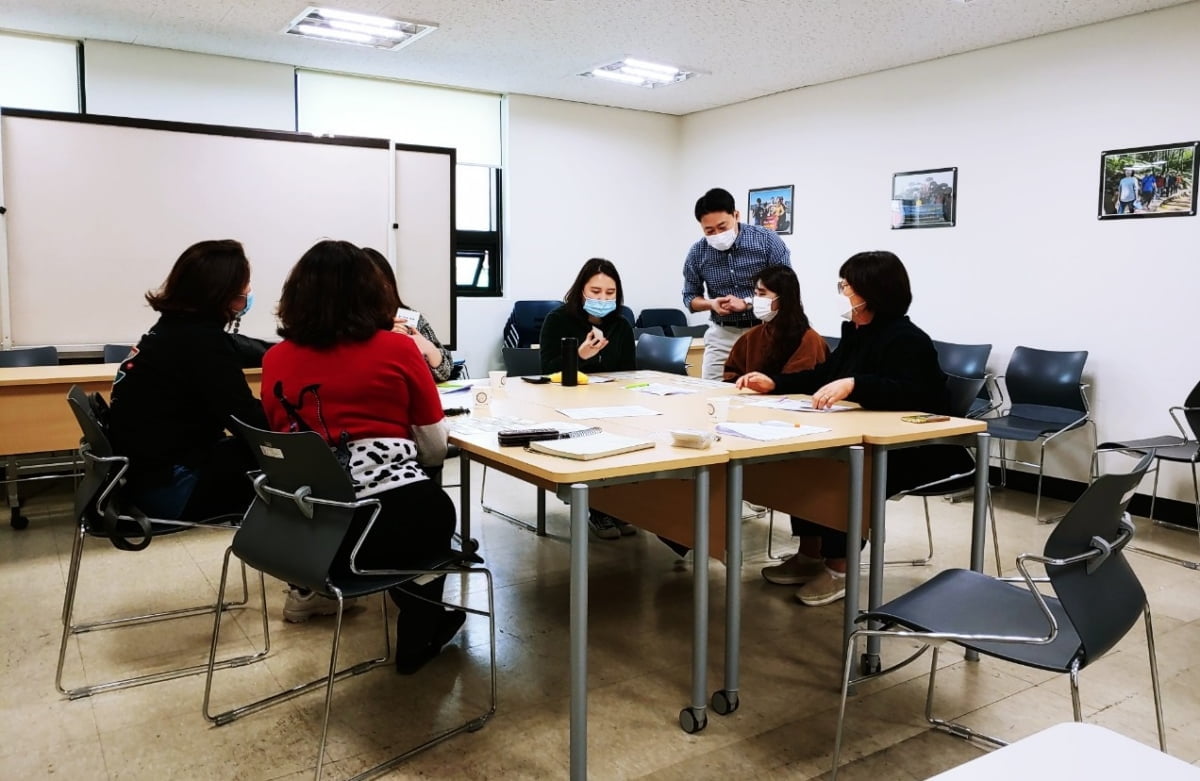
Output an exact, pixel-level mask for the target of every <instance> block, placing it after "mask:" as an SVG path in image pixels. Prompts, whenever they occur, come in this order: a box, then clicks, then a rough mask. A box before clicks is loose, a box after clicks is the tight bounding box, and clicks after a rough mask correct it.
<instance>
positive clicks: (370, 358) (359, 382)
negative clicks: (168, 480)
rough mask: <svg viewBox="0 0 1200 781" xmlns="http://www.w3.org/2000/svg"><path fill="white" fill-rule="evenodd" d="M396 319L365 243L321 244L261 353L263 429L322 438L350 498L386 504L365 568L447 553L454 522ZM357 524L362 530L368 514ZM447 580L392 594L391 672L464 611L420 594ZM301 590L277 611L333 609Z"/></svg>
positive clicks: (424, 400)
mask: <svg viewBox="0 0 1200 781" xmlns="http://www.w3.org/2000/svg"><path fill="white" fill-rule="evenodd" d="M393 314H394V310H393V307H392V302H391V292H390V288H389V287H388V286H387V284H386V283H385V281H384V280H383V278H382V275H381V274H380V272H379V270H378V269H377V268H376V267H375V265H374V264H373V263H372V262H371V260H370V258H368V257H367V256H366V255H365V254H364V253H363V252H362V250H360V249H359V248H358V247H356V246H354V245H353V244H350V243H348V242H344V241H322V242H319V243H317V244H316V245H315V246H313V248H312V249H310V250H309V251H308V252H306V253H305V254H304V256H303V257H302V258H300V261H299V262H298V263H297V264H296V266H295V268H293V269H292V271H291V274H290V275H289V276H288V279H287V281H286V282H285V283H284V285H283V294H282V297H281V298H280V301H279V320H280V323H281V325H280V328H279V335H280V336H282V337H283V339H284V341H283V342H281V343H280V344H278V345H276V346H275V347H272V348H271V349H270V350H269V351H268V352H267V354H266V356H265V357H264V358H263V375H262V382H263V384H262V387H263V393H262V395H263V408H264V409H265V410H266V413H267V419H268V421H269V422H270V424H271V428H272V429H274V430H276V431H294V430H304V429H311V430H313V431H316V432H317V433H319V434H321V435H322V436H324V437H325V439H326V441H327V442H328V443H329V444H330V446H332V447H334V448H335V449H339V450H341V451H342V452H343V453H346V454H347V456H348V471H349V473H350V477H351V479H352V480H353V482H354V489H355V494H356V495H357V496H358V497H359V498H360V499H361V498H365V497H375V498H377V499H379V500H380V502H381V503H382V509H381V511H380V514H379V518H378V519H377V520H376V522H375V525H374V527H372V530H371V536H370V537H368V538H367V540H366V541H365V543H364V545H363V547H362V549H361V551H360V553H359V557H358V564H359V566H360V567H362V568H379V569H383V568H396V569H402V568H404V567H408V566H413V565H414V564H416V563H417V562H420V561H421V560H424V559H426V558H428V557H430V556H432V555H437V554H439V553H444V552H446V551H448V550H449V549H450V537H451V535H452V533H453V531H454V524H455V510H454V505H453V504H452V503H451V501H450V497H448V496H447V495H446V493H445V492H444V491H442V490H441V488H439V487H438V486H437V484H436V483H434V482H433V481H432V480H430V479H429V477H428V475H426V473H425V469H424V467H426V466H428V467H435V466H439V465H441V463H442V461H443V459H445V457H446V427H445V418H444V415H443V413H442V405H441V401H440V400H439V398H438V392H437V388H436V387H435V386H434V383H433V377H432V376H431V375H430V373H429V366H428V364H427V363H426V361H425V359H424V357H423V356H422V355H421V352H420V351H419V350H418V349H417V346H416V345H415V343H414V342H413V340H412V338H411V337H409V336H408V335H407V334H399V333H393V332H392V330H391V328H392V316H393ZM361 522H362V523H363V525H364V526H365V523H366V517H363V518H362V519H361ZM360 531H361V527H360ZM356 541H357V534H355V532H354V530H352V531H351V533H350V534H349V535H347V539H346V545H345V548H346V550H344V551H343V553H344V554H345V555H342V556H339V557H338V558H339V561H343V562H348V561H349V549H350V547H352V546H353V544H354V543H355V542H356ZM443 583H444V578H437V579H436V580H434V581H433V582H431V583H427V584H425V585H420V586H418V585H411V586H405V587H403V589H396V590H393V592H392V593H391V596H392V599H393V600H394V601H395V603H396V605H397V606H398V607H399V616H398V617H397V621H396V635H397V637H396V669H397V670H398V671H399V672H402V673H412V672H415V671H416V670H417V669H419V668H420V667H421V666H422V665H424V664H425V663H426V662H428V661H429V660H431V659H432V658H433V657H435V656H437V654H438V653H439V652H440V651H441V649H442V646H444V645H445V644H446V643H448V642H449V641H450V640H451V638H453V637H454V635H455V634H456V633H457V632H458V630H459V628H460V627H461V626H462V624H463V621H464V619H465V618H466V615H465V614H464V613H462V612H461V611H456V610H446V609H444V608H443V607H441V606H440V605H437V604H430V603H429V602H427V601H425V600H432V601H434V602H438V601H440V600H441V596H442V586H443ZM297 592H298V589H294V588H293V589H292V590H291V592H290V593H289V595H288V603H287V604H286V605H285V606H284V617H285V618H289V620H304V619H306V618H307V617H308V616H310V615H314V614H324V613H327V612H331V611H329V609H328V608H329V607H330V606H329V605H326V604H324V603H325V602H328V600H320V599H319V598H318V597H315V596H314V595H312V594H304V593H297ZM289 609H291V611H292V617H289V616H288V611H289Z"/></svg>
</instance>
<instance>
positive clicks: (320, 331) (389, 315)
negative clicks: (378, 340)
mask: <svg viewBox="0 0 1200 781" xmlns="http://www.w3.org/2000/svg"><path fill="white" fill-rule="evenodd" d="M394 297H395V294H394V292H393V291H392V290H391V288H390V287H389V286H388V283H387V281H386V279H385V278H384V276H383V272H381V271H380V270H379V269H378V268H376V266H375V264H374V263H373V262H371V259H370V258H369V257H368V256H367V254H366V253H365V252H363V251H362V250H361V249H359V248H358V247H356V246H354V245H353V244H351V243H350V242H348V241H330V240H325V241H319V242H317V243H316V244H314V245H313V247H312V249H310V250H309V251H308V252H305V253H304V255H303V256H302V257H301V258H300V260H299V261H297V262H296V265H295V266H294V267H293V268H292V271H291V273H289V274H288V278H287V281H286V282H284V283H283V294H282V295H281V296H280V298H279V322H280V326H279V335H280V336H282V337H283V338H284V339H288V340H290V341H292V342H295V343H296V344H301V345H304V346H307V347H316V348H318V349H320V348H326V347H333V346H335V345H338V344H345V343H348V342H365V341H366V340H368V339H370V338H371V337H372V336H374V335H375V333H376V332H377V331H382V330H390V329H391V327H392V321H393V316H394V315H395V309H394V307H393V306H392V301H393V299H394Z"/></svg>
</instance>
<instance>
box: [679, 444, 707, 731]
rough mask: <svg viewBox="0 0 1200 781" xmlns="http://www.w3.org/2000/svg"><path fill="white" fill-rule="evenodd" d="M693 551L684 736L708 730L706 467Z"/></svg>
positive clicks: (700, 479) (697, 493) (699, 482)
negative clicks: (688, 695) (689, 692)
mask: <svg viewBox="0 0 1200 781" xmlns="http://www.w3.org/2000/svg"><path fill="white" fill-rule="evenodd" d="M693 497H694V501H695V504H696V517H695V527H694V530H695V534H694V536H695V542H694V543H693V544H694V545H695V548H693V550H692V557H693V559H692V704H691V705H689V706H688V707H686V708H684V709H683V710H681V711H680V712H679V726H680V727H682V728H683V731H684V732H688V733H692V732H699V731H700V730H702V729H704V728H705V727H706V726H708V714H707V711H708V467H706V466H702V467H699V468H698V469H697V470H696V481H695V487H694V494H693Z"/></svg>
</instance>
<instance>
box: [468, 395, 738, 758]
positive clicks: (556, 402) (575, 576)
mask: <svg viewBox="0 0 1200 781" xmlns="http://www.w3.org/2000/svg"><path fill="white" fill-rule="evenodd" d="M506 386H507V387H506V391H505V393H504V395H503V396H502V397H499V398H493V400H492V402H491V404H490V407H491V409H490V412H491V414H492V415H495V416H499V417H509V416H512V417H521V418H528V419H532V420H535V421H546V420H553V419H556V418H557V419H561V415H559V414H557V413H555V412H554V410H555V409H556V408H559V407H563V406H568V405H569V406H593V405H596V404H599V403H602V402H598V401H596V400H595V399H596V398H598V397H599V396H601V395H604V394H603V393H602V392H600V391H599V389H602V388H603V386H602V385H594V386H581V387H580V388H562V387H560V386H557V385H555V386H533V385H528V384H527V383H520V382H517V383H507V384H506ZM521 386H524V387H521ZM625 403H630V402H629V401H626V402H625ZM604 428H605V430H607V431H612V432H614V433H626V434H635V435H637V434H641V433H642V432H641V430H639V429H636V428H632V427H629V426H624V425H622V424H621V422H620V421H614V420H606V421H604ZM450 441H451V442H452V443H453V444H455V445H457V446H458V447H459V448H460V449H461V451H462V457H461V459H462V467H461V475H462V477H461V487H460V491H461V496H462V500H461V502H460V516H461V524H462V536H463V541H464V545H466V544H467V541H468V540H469V538H470V524H471V469H470V462H471V461H472V460H474V461H479V462H481V463H483V464H485V465H486V466H488V467H491V468H493V469H498V470H500V471H502V472H505V473H507V474H510V475H513V476H514V477H517V478H520V479H522V480H526V481H528V482H531V483H533V484H535V485H538V486H540V487H542V488H545V489H547V490H553V491H555V493H557V494H558V496H559V497H560V498H562V499H564V500H567V501H569V502H570V505H571V593H570V604H571V626H570V665H571V674H570V681H571V683H570V689H571V692H570V698H571V705H570V711H571V716H570V765H571V778H572V779H578V780H579V781H582V780H583V779H586V778H587V621H588V563H587V561H588V543H589V539H588V508H589V489H590V488H591V487H593V486H602V485H615V484H624V483H637V482H641V481H645V480H661V479H664V478H671V477H686V478H687V479H689V480H691V481H693V490H694V498H693V502H692V504H693V506H694V508H695V511H694V516H693V522H694V524H695V537H696V539H697V540H698V542H697V546H696V560H697V561H698V562H704V561H706V560H707V558H708V550H707V539H708V524H709V517H708V506H709V502H708V491H709V470H710V467H713V466H717V465H721V464H724V463H725V462H726V460H727V456H726V453H725V451H724V450H722V449H721V448H711V449H708V450H686V449H683V448H674V447H671V446H670V445H669V444H668V443H667V442H659V441H658V440H657V438H656V443H657V444H656V447H654V448H653V449H650V450H640V451H637V452H634V453H626V454H623V455H617V456H610V457H607V458H603V459H597V460H595V461H573V460H570V459H565V458H558V457H555V456H550V455H544V454H540V453H533V452H529V451H526V450H525V449H524V448H517V447H512V448H502V447H500V446H499V445H498V444H497V442H496V435H495V434H494V433H478V434H469V433H452V434H451V436H450ZM692 595H693V596H692V599H693V624H692V692H691V694H692V697H691V704H690V705H689V706H688V707H685V708H684V709H683V711H682V712H681V714H680V720H681V722H683V721H684V720H686V719H691V720H694V721H695V722H696V723H697V724H699V727H702V726H703V720H704V719H705V715H704V713H705V708H706V705H707V700H708V691H707V675H708V571H707V567H704V566H697V567H695V568H694V570H693V577H692ZM699 727H698V728H699ZM689 731H695V730H689Z"/></svg>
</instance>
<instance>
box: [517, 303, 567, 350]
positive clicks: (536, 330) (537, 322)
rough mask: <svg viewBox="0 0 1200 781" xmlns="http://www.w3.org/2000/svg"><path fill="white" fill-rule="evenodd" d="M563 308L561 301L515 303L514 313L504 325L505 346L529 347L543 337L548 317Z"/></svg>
mask: <svg viewBox="0 0 1200 781" xmlns="http://www.w3.org/2000/svg"><path fill="white" fill-rule="evenodd" d="M560 306H562V302H561V301H514V302H513V308H512V313H511V314H509V316H508V322H507V323H505V325H504V344H505V345H507V346H508V347H529V346H530V345H534V344H537V343H538V341H539V340H540V339H541V336H542V323H543V322H545V320H546V315H548V314H550V313H551V312H553V311H554V310H555V309H558V308H559V307H560Z"/></svg>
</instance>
